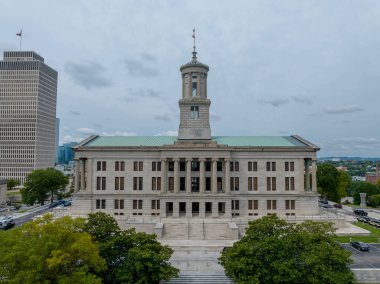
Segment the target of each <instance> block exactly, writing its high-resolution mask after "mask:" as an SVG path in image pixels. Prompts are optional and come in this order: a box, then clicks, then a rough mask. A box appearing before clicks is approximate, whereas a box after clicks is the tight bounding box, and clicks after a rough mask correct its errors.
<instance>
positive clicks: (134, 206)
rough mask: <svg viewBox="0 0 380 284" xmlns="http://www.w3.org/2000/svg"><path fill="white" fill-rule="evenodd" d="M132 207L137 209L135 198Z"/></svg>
mask: <svg viewBox="0 0 380 284" xmlns="http://www.w3.org/2000/svg"><path fill="white" fill-rule="evenodd" d="M132 209H135V210H136V209H137V200H133V206H132Z"/></svg>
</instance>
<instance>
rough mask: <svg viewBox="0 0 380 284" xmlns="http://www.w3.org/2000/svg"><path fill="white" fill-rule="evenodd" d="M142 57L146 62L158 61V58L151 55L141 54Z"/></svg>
mask: <svg viewBox="0 0 380 284" xmlns="http://www.w3.org/2000/svg"><path fill="white" fill-rule="evenodd" d="M140 57H141V58H142V59H144V60H146V61H156V57H154V56H153V55H152V54H149V53H141V54H140Z"/></svg>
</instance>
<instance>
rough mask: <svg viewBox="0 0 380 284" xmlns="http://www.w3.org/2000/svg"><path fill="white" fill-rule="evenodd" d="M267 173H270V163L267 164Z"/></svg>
mask: <svg viewBox="0 0 380 284" xmlns="http://www.w3.org/2000/svg"><path fill="white" fill-rule="evenodd" d="M267 172H270V162H267Z"/></svg>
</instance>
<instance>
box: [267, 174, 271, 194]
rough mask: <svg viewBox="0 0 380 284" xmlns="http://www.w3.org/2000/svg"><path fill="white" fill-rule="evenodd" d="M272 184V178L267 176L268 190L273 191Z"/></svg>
mask: <svg viewBox="0 0 380 284" xmlns="http://www.w3.org/2000/svg"><path fill="white" fill-rule="evenodd" d="M271 189H272V186H271V178H270V177H267V191H271Z"/></svg>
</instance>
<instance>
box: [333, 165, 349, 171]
mask: <svg viewBox="0 0 380 284" xmlns="http://www.w3.org/2000/svg"><path fill="white" fill-rule="evenodd" d="M335 168H336V169H337V170H338V171H342V172H347V171H348V169H347V167H343V166H340V167H335Z"/></svg>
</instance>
